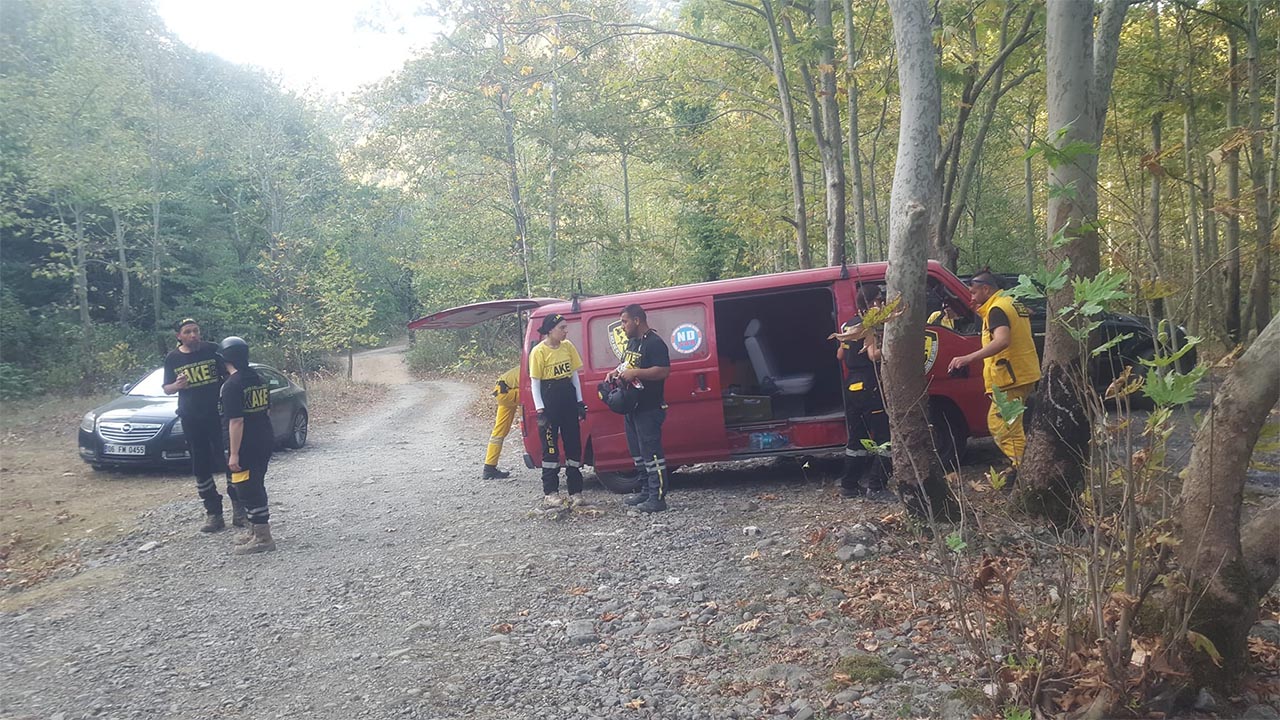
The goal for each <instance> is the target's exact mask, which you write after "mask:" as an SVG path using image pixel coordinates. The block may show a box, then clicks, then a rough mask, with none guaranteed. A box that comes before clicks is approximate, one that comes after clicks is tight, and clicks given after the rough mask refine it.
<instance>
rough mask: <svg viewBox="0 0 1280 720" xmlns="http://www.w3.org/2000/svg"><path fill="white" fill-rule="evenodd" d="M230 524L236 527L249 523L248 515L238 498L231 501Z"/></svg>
mask: <svg viewBox="0 0 1280 720" xmlns="http://www.w3.org/2000/svg"><path fill="white" fill-rule="evenodd" d="M231 524H232V525H235V526H236V527H245V526H246V525H248V524H249V515H248V513H246V512H245V511H244V505H242V504H240V501H238V500H232V501H231Z"/></svg>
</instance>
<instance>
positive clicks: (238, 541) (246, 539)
mask: <svg viewBox="0 0 1280 720" xmlns="http://www.w3.org/2000/svg"><path fill="white" fill-rule="evenodd" d="M246 524H247V523H246ZM254 537H255V536H254V534H253V526H252V525H249V527H247V528H245V531H244V532H242V533H240V534H238V535H236V536H235V539H233V540H232V541H231V544H232V545H248V544H249V543H251V542H253V539H254Z"/></svg>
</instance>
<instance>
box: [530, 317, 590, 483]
mask: <svg viewBox="0 0 1280 720" xmlns="http://www.w3.org/2000/svg"><path fill="white" fill-rule="evenodd" d="M538 333H539V334H541V335H542V336H543V340H542V342H540V343H538V344H537V345H535V346H534V347H533V349H532V350H530V351H529V393H530V394H531V395H533V406H534V408H535V409H537V411H538V431H539V435H540V436H541V437H542V506H543V507H544V508H559V507H563V506H564V501H563V500H561V499H560V495H559V493H560V464H561V463H560V448H559V445H561V444H562V445H564V466H565V471H564V474H565V480H566V483H567V485H568V489H569V501H568V502H569V505H570V506H571V507H573V506H578V505H581V504H582V431H581V429H580V428H579V426H578V422H579V421H580V420H585V419H586V418H587V405H586V403H584V402H583V401H582V382H581V380H579V378H578V370H579V368H581V367H582V357H581V356H580V355H578V349H577V348H576V347H574V346H573V343H572V342H569V339H568V335H569V323H568V322H566V321H565V319H564V316H563V315H560V314H559V313H554V314H552V315H548V316H547V317H545V318H543V319H542V324H541V325H540V326H539V327H538ZM557 438H558V439H559V443H557Z"/></svg>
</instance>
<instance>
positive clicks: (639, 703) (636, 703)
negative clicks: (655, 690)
mask: <svg viewBox="0 0 1280 720" xmlns="http://www.w3.org/2000/svg"><path fill="white" fill-rule="evenodd" d="M623 707H626V708H630V709H632V710H639V709H640V708H642V707H644V700H643V699H642V698H636V699H635V700H632V701H631V702H628V703H624V704H623Z"/></svg>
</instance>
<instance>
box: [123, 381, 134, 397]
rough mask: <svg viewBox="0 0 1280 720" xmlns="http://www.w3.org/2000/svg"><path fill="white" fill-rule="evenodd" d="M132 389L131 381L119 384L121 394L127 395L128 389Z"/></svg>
mask: <svg viewBox="0 0 1280 720" xmlns="http://www.w3.org/2000/svg"><path fill="white" fill-rule="evenodd" d="M132 389H133V383H125V384H123V385H121V386H120V394H121V395H128V394H129V391H130V390H132Z"/></svg>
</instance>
